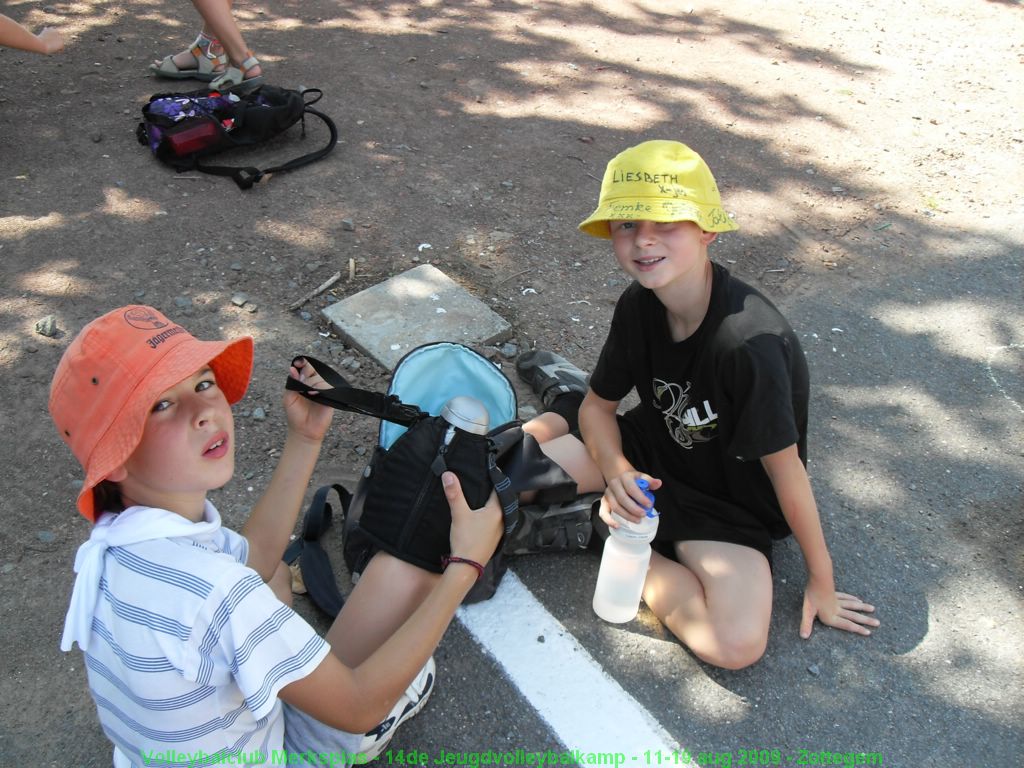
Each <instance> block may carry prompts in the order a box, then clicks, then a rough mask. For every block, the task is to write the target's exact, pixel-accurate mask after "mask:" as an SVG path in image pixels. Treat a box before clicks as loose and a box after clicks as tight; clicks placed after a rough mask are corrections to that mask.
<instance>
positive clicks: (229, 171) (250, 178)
mask: <svg viewBox="0 0 1024 768" xmlns="http://www.w3.org/2000/svg"><path fill="white" fill-rule="evenodd" d="M307 93H313V94H316V98H315V99H313V100H312V101H307V102H305V106H304V107H303V110H302V118H301V122H302V136H303V137H305V135H306V115H307V114H310V115H315V116H316V117H319V118H320V119H321V120H323V121H324V124H325V125H326V126H327V130H328V131H330V134H331V135H330V138H328V140H327V144H326V146H324V147H321V148H320V149H318V150H316V151H314V152H309V153H308V154H305V155H301V156H300V157H296V158H295V159H293V160H289V161H288V162H286V163H282V164H281V165H275V166H273V167H272V168H266V169H264V170H260V169H259V168H256V167H254V166H251V165H250V166H244V167H243V166H237V165H206V164H205V163H203V162H202V161H201V160H199V159H198V158H197V159H196V161H195V166H194V167H195V170H197V171H201V172H202V173H209V174H212V175H213V176H228V177H230V178H231V179H233V180H234V182H235V184H237V185H238V188H239V189H250V188H251V187H252V185H253V184H256V183H258V182H260V181H263V180H264V179H269V178H270V177H271V176H272V175H273V174H275V173H283V172H285V171H294V170H295V169H296V168H301V167H302V166H304V165H309V164H310V163H315V162H316V161H317V160H320V159H321V158H324V157H326V156H327V155H328V154H329V153H330V152H331V150H332V149H334V145H335V144H337V143H338V127H337V126H336V125H335V124H334V121H333V120H332V119H331V118H329V117H328V116H327V115H325V114H324V113H323V112H321V111H320V110H318V109H313V107H311V106H310V104H316V103H317V102H318V101H320V97H321V96H323V91H321V90H320V89H319V88H307V89H306V90H304V91H303V92H302V96H303V99H305V96H306V94H307Z"/></svg>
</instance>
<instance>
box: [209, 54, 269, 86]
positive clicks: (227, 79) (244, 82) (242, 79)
mask: <svg viewBox="0 0 1024 768" xmlns="http://www.w3.org/2000/svg"><path fill="white" fill-rule="evenodd" d="M262 82H263V68H262V67H261V66H260V61H259V59H257V58H256V57H255V56H253V55H252V51H249V58H247V59H246V60H245V61H243V62H242V63H241V65H240V66H237V67H236V66H235V65H234V64H230V65H229V66H228V68H227V69H226V70H224V72H223V73H222V74H220V75H219V76H218V77H217V78H215V79H214V80H213V81H212V82H211V83H210V88H212V89H213V90H215V91H249V90H252V89H253V88H255V87H256V86H257V85H259V84H260V83H262Z"/></svg>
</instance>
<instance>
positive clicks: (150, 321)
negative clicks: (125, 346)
mask: <svg viewBox="0 0 1024 768" xmlns="http://www.w3.org/2000/svg"><path fill="white" fill-rule="evenodd" d="M124 319H125V321H126V322H127V323H128V325H130V326H131V327H132V328H138V329H139V330H140V331H155V330H157V329H159V328H166V327H167V323H166V322H164V320H163V318H161V316H160V315H158V314H157V313H156V312H154V311H153V310H151V309H149V308H147V307H133V308H131V309H129V310H128V311H127V312H125V313H124Z"/></svg>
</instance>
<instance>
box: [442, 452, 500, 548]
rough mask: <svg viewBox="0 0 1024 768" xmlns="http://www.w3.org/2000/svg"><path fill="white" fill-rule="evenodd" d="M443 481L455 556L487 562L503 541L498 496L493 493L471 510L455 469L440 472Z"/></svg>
mask: <svg viewBox="0 0 1024 768" xmlns="http://www.w3.org/2000/svg"><path fill="white" fill-rule="evenodd" d="M441 482H442V483H443V484H444V495H445V497H446V498H447V499H448V506H449V507H451V510H452V530H451V548H452V555H457V556H459V557H466V558H469V559H470V560H475V561H476V562H478V563H480V564H481V565H483V564H485V563H486V562H487V561H488V560H490V559H491V555H493V554H494V550H495V549H497V547H498V542H499V541H500V540H501V531H502V514H501V505H500V504H499V503H498V495H497V494H496V493H494V492H492V493H491V496H490V498H489V499H487V503H486V504H484V506H483V507H481V508H480V509H470V508H469V504H468V503H467V502H466V497H465V496H464V495H463V494H462V485H460V483H459V478H458V476H456V474H455V473H454V472H445V473H444V474H443V475H441Z"/></svg>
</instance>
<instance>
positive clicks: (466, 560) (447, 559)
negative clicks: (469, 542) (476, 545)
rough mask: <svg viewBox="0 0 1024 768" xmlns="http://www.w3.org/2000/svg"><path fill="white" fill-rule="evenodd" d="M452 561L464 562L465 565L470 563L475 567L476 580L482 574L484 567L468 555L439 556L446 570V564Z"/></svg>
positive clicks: (478, 579)
mask: <svg viewBox="0 0 1024 768" xmlns="http://www.w3.org/2000/svg"><path fill="white" fill-rule="evenodd" d="M452 563H465V564H466V565H472V566H473V567H474V568H476V580H477V581H480V578H481V577H482V576H483V575H484V567H483V566H482V565H480V563H478V562H477V561H476V560H470V559H469V558H468V557H458V556H457V555H450V556H448V557H442V558H441V565H442V566H444V569H445V570H448V566H449V565H451V564H452Z"/></svg>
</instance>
